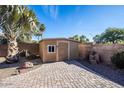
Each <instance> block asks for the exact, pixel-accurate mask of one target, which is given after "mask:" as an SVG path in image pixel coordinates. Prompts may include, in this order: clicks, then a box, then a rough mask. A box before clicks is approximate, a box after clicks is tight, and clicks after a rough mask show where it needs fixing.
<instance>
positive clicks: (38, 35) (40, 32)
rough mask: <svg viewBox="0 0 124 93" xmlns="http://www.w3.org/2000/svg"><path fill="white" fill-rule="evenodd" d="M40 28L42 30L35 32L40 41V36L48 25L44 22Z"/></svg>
mask: <svg viewBox="0 0 124 93" xmlns="http://www.w3.org/2000/svg"><path fill="white" fill-rule="evenodd" d="M39 28H40V31H39V32H37V33H35V36H36V37H38V41H39V40H40V37H42V33H43V32H44V31H45V29H46V27H45V25H44V24H41V25H40V26H39Z"/></svg>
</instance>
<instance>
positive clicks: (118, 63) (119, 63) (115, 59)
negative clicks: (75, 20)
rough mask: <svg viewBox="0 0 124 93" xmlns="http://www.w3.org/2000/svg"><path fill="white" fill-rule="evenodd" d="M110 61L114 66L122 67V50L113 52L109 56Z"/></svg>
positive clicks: (123, 54)
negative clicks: (110, 56)
mask: <svg viewBox="0 0 124 93" xmlns="http://www.w3.org/2000/svg"><path fill="white" fill-rule="evenodd" d="M111 61H112V63H113V64H114V65H115V66H116V67H118V68H120V69H123V68H124V51H122V52H118V53H117V54H114V55H113V56H112V58H111Z"/></svg>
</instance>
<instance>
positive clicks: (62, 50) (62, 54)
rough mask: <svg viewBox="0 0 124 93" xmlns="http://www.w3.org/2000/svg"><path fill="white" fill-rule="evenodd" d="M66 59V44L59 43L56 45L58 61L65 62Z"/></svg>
mask: <svg viewBox="0 0 124 93" xmlns="http://www.w3.org/2000/svg"><path fill="white" fill-rule="evenodd" d="M67 59H68V43H67V42H59V44H58V60H59V61H62V60H67Z"/></svg>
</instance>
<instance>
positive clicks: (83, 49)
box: [78, 44, 92, 60]
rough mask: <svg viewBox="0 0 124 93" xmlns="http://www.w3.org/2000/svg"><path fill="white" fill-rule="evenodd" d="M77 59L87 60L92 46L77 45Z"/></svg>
mask: <svg viewBox="0 0 124 93" xmlns="http://www.w3.org/2000/svg"><path fill="white" fill-rule="evenodd" d="M78 49H79V58H80V59H86V60H88V59H89V55H90V52H91V49H92V45H91V44H79V47H78Z"/></svg>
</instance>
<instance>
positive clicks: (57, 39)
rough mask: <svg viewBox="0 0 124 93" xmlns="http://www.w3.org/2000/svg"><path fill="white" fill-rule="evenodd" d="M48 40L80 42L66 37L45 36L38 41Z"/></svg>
mask: <svg viewBox="0 0 124 93" xmlns="http://www.w3.org/2000/svg"><path fill="white" fill-rule="evenodd" d="M49 40H66V41H72V42H76V43H80V42H79V41H76V40H72V39H67V38H45V39H42V40H41V41H40V42H42V41H49Z"/></svg>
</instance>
